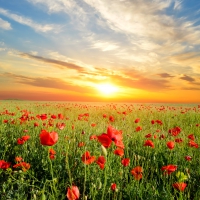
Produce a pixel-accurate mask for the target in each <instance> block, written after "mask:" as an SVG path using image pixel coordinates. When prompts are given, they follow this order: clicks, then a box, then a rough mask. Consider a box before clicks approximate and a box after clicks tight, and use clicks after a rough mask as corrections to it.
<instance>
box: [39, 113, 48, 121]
mask: <svg viewBox="0 0 200 200" xmlns="http://www.w3.org/2000/svg"><path fill="white" fill-rule="evenodd" d="M39 117H40V119H41V120H45V119H47V114H41V115H40V116H39Z"/></svg>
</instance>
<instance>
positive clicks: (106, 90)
mask: <svg viewBox="0 0 200 200" xmlns="http://www.w3.org/2000/svg"><path fill="white" fill-rule="evenodd" d="M96 87H97V89H98V90H99V91H100V92H101V93H102V94H104V95H106V96H110V95H113V94H114V93H115V92H117V91H118V88H117V87H116V86H114V85H112V84H110V83H102V84H98V85H97V86H96Z"/></svg>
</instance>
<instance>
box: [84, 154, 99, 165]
mask: <svg viewBox="0 0 200 200" xmlns="http://www.w3.org/2000/svg"><path fill="white" fill-rule="evenodd" d="M81 159H82V161H83V162H84V163H85V164H86V165H90V164H91V163H93V162H94V161H95V159H96V158H95V156H91V155H90V152H89V151H86V152H85V153H84V154H83V155H82V158H81Z"/></svg>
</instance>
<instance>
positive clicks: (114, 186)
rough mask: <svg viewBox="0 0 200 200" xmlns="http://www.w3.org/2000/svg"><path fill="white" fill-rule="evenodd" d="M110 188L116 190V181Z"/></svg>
mask: <svg viewBox="0 0 200 200" xmlns="http://www.w3.org/2000/svg"><path fill="white" fill-rule="evenodd" d="M110 188H111V190H112V191H116V189H117V185H116V183H112V184H111V187H110Z"/></svg>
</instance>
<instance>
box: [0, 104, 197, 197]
mask: <svg viewBox="0 0 200 200" xmlns="http://www.w3.org/2000/svg"><path fill="white" fill-rule="evenodd" d="M0 141H1V145H0V177H1V178H0V199H1V200H9V199H10V200H15V199H16V200H18V199H19V200H21V199H22V200H24V199H28V200H30V199H31V200H34V199H35V200H37V199H41V200H44V199H47V200H53V199H55V200H57V199H60V200H62V199H63V200H64V199H68V200H78V199H83V200H87V199H88V200H90V199H93V200H105V199H106V200H109V199H110V200H111V199H112V200H114V199H115V200H117V199H122V200H129V199H134V200H142V199H145V200H153V199H154V200H187V199H191V200H199V199H200V167H199V166H200V148H199V145H200V105H198V104H183V105H180V104H131V103H99V104H98V103H78V102H77V103H76V102H28V101H0Z"/></svg>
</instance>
